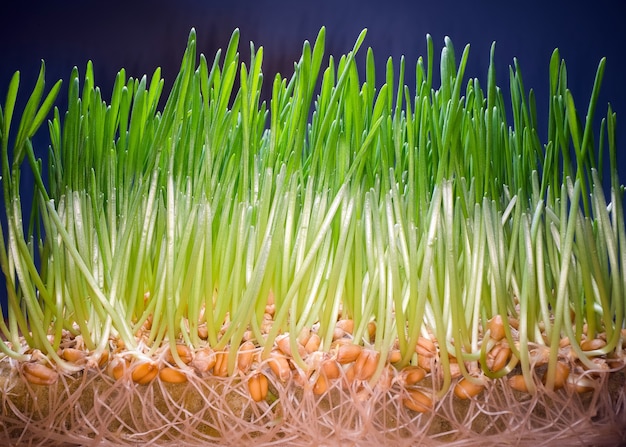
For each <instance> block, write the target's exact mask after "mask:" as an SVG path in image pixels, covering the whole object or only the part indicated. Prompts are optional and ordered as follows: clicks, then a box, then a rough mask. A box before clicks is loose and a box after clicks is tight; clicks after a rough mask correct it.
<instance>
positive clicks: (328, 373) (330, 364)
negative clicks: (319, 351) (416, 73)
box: [321, 358, 341, 380]
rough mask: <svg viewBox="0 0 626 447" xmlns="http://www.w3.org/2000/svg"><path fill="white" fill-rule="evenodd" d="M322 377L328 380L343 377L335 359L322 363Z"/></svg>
mask: <svg viewBox="0 0 626 447" xmlns="http://www.w3.org/2000/svg"><path fill="white" fill-rule="evenodd" d="M321 369H322V373H323V374H322V375H323V376H325V377H326V378H327V379H329V380H332V379H337V378H338V377H339V376H340V375H341V371H340V369H339V364H338V363H337V362H336V361H335V360H334V359H331V358H329V359H326V360H324V361H323V362H322V368H321Z"/></svg>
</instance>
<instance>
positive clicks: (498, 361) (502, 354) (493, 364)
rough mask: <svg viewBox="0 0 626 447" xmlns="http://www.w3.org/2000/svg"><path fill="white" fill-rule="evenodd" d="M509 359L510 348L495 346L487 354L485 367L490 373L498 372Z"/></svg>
mask: <svg viewBox="0 0 626 447" xmlns="http://www.w3.org/2000/svg"><path fill="white" fill-rule="evenodd" d="M510 358H511V348H509V347H508V346H502V345H497V346H496V347H494V348H493V349H492V350H491V351H489V354H487V367H488V368H489V369H490V370H491V371H499V370H501V369H502V368H504V367H505V366H506V365H507V363H508V362H509V359H510Z"/></svg>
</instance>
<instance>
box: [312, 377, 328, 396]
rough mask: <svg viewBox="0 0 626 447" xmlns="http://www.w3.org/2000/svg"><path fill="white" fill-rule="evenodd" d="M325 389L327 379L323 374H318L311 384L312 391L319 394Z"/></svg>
mask: <svg viewBox="0 0 626 447" xmlns="http://www.w3.org/2000/svg"><path fill="white" fill-rule="evenodd" d="M326 390H328V379H327V378H326V376H325V375H324V374H320V375H318V376H317V379H316V380H315V383H314V384H313V393H314V394H317V395H318V396H319V395H320V394H324V393H325V392H326Z"/></svg>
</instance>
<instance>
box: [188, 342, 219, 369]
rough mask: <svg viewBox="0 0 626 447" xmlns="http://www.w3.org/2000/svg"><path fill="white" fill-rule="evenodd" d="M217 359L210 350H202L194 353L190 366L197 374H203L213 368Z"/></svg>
mask: <svg viewBox="0 0 626 447" xmlns="http://www.w3.org/2000/svg"><path fill="white" fill-rule="evenodd" d="M216 361H217V357H216V355H215V352H213V350H212V349H211V348H208V347H206V348H202V349H199V350H198V351H196V353H195V355H194V357H193V360H192V361H191V366H192V367H193V369H195V370H196V371H197V372H199V373H205V372H207V371H209V370H210V369H211V368H213V367H214V366H215V362H216Z"/></svg>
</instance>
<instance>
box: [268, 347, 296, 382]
mask: <svg viewBox="0 0 626 447" xmlns="http://www.w3.org/2000/svg"><path fill="white" fill-rule="evenodd" d="M267 363H268V365H269V367H270V369H271V370H272V372H273V373H274V375H275V376H276V377H278V378H279V379H280V381H281V382H286V381H287V380H289V377H290V376H291V368H290V367H289V360H287V358H285V356H284V355H283V354H281V353H280V352H278V351H272V352H271V353H270V358H269V360H268V362H267Z"/></svg>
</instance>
